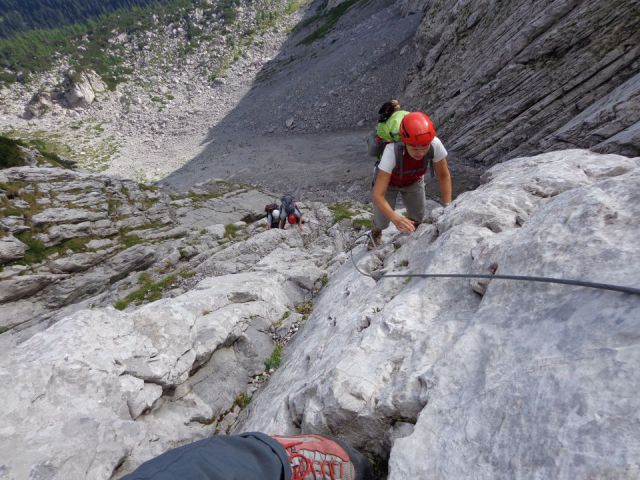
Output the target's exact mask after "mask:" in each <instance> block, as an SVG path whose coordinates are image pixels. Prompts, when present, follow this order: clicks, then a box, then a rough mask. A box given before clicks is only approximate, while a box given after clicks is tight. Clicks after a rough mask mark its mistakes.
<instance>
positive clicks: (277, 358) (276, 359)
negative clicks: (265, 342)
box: [264, 345, 283, 370]
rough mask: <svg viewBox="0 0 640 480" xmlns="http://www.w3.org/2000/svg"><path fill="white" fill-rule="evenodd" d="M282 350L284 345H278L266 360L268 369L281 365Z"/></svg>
mask: <svg viewBox="0 0 640 480" xmlns="http://www.w3.org/2000/svg"><path fill="white" fill-rule="evenodd" d="M282 350H283V348H282V345H276V348H274V349H273V352H272V353H271V356H270V357H269V358H267V360H265V362H264V368H265V369H266V370H271V369H272V368H273V369H275V368H278V367H279V366H280V363H281V362H282Z"/></svg>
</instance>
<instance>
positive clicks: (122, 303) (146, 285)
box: [113, 273, 178, 310]
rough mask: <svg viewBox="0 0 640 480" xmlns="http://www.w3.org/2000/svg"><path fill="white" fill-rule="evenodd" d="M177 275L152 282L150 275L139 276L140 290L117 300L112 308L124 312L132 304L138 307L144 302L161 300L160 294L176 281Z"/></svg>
mask: <svg viewBox="0 0 640 480" xmlns="http://www.w3.org/2000/svg"><path fill="white" fill-rule="evenodd" d="M177 278H178V277H177V275H169V276H168V277H164V278H162V279H161V280H159V281H157V282H154V281H153V280H152V278H151V275H149V274H148V273H143V274H141V275H140V279H139V280H138V284H139V285H140V288H138V289H137V290H134V291H133V292H131V293H130V294H129V295H127V296H126V297H124V298H122V299H120V300H118V301H117V302H115V303H114V304H113V306H114V307H115V308H116V309H118V310H124V309H125V308H127V307H128V306H129V305H131V304H132V303H135V304H136V305H139V304H141V303H145V302H154V301H156V300H160V299H161V298H162V292H163V291H164V290H165V289H166V288H168V287H170V286H171V285H173V284H174V283H175V281H176V279H177Z"/></svg>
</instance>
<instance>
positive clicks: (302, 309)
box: [296, 302, 313, 315]
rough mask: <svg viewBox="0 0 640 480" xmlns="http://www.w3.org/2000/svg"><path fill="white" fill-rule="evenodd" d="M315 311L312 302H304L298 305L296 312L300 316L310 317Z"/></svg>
mask: <svg viewBox="0 0 640 480" xmlns="http://www.w3.org/2000/svg"><path fill="white" fill-rule="evenodd" d="M312 310H313V304H312V303H311V302H304V303H300V304H298V305H296V312H298V313H299V314H300V315H309V314H310V313H311V311H312Z"/></svg>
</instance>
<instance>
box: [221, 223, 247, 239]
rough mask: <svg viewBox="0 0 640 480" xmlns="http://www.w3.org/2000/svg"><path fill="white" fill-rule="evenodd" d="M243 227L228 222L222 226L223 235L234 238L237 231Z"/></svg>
mask: <svg viewBox="0 0 640 480" xmlns="http://www.w3.org/2000/svg"><path fill="white" fill-rule="evenodd" d="M242 228H243V227H237V226H235V225H232V224H229V225H225V226H224V237H225V238H236V237H237V236H238V232H239V231H240V230H242Z"/></svg>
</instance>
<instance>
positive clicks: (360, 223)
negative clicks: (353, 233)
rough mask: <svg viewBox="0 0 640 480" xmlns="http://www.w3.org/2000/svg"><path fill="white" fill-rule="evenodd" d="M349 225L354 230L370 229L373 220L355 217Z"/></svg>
mask: <svg viewBox="0 0 640 480" xmlns="http://www.w3.org/2000/svg"><path fill="white" fill-rule="evenodd" d="M351 226H352V227H353V228H354V229H355V230H362V229H363V228H365V229H368V230H369V229H371V228H373V222H372V221H371V220H370V219H369V218H356V219H355V220H354V221H353V222H351Z"/></svg>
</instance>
